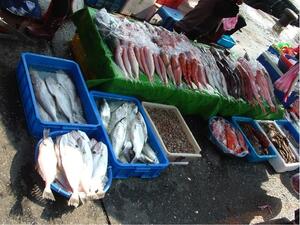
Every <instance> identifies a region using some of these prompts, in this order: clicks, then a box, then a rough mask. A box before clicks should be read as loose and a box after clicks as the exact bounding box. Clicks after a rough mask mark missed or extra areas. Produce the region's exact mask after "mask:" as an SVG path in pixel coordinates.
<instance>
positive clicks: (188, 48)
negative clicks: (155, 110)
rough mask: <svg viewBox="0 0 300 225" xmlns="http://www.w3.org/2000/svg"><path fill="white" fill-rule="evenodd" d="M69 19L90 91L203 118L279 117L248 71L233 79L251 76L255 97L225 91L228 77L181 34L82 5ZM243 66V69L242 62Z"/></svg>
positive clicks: (205, 52)
mask: <svg viewBox="0 0 300 225" xmlns="http://www.w3.org/2000/svg"><path fill="white" fill-rule="evenodd" d="M73 18H74V21H75V24H76V25H77V28H78V32H79V36H80V41H81V44H82V47H83V48H82V49H83V50H84V51H85V53H84V54H86V56H87V57H86V63H87V67H88V69H89V75H91V77H89V79H90V80H89V81H88V85H89V87H90V88H91V89H101V90H105V91H108V92H114V93H120V94H124V95H133V96H136V97H138V98H140V99H142V100H146V101H150V102H157V103H163V104H169V105H175V106H177V107H178V108H179V110H180V111H181V112H182V113H183V114H198V115H201V116H202V117H204V118H208V117H209V116H211V115H216V114H220V115H223V116H231V115H235V114H239V115H248V116H251V117H255V118H260V119H266V118H269V119H271V118H272V119H273V118H282V116H283V111H282V109H281V107H276V110H274V107H273V106H272V105H270V102H269V103H267V101H265V100H264V99H263V98H261V96H260V95H259V93H258V94H256V92H257V90H255V88H254V87H255V84H254V83H253V82H255V81H253V77H251V76H250V77H249V76H248V73H247V76H246V77H243V75H242V74H240V73H238V77H239V78H240V79H252V83H251V85H252V86H251V87H250V89H251V90H252V89H254V90H252V91H253V92H254V93H253V94H254V95H255V97H254V98H252V97H251V96H250V98H246V96H245V95H244V96H241V95H240V96H237V95H236V96H232V95H233V94H232V93H228V92H229V90H230V91H231V89H230V88H229V86H230V85H232V84H228V83H229V81H230V80H231V79H230V78H229V77H227V79H226V77H225V76H224V74H223V73H222V72H221V71H220V68H219V66H218V65H217V62H216V59H215V57H214V56H213V54H212V53H211V51H210V50H209V48H207V47H205V46H200V47H199V46H196V45H194V44H193V43H191V42H190V41H188V40H187V38H186V37H185V36H183V35H178V34H175V33H172V32H169V31H167V30H165V29H163V28H159V27H154V26H152V25H150V24H148V23H141V22H135V21H129V20H127V19H124V18H122V17H117V16H114V15H111V14H108V13H107V12H105V11H104V10H102V11H96V10H93V9H90V8H88V9H85V10H82V11H80V12H79V13H77V14H76V15H75V16H74V17H73ZM104 18H105V19H104ZM105 20H107V21H105ZM107 24H110V25H109V26H107ZM132 30H134V32H132ZM87 34H88V35H87ZM128 36H130V38H128ZM141 37H143V38H141ZM129 39H130V42H129V41H128V40H129ZM162 40H163V41H162ZM243 66H246V69H249V68H248V67H247V65H246V63H244V64H243V65H242V67H243ZM234 69H235V68H234V67H233V68H232V70H234ZM155 71H156V72H155ZM255 73H256V71H255ZM231 74H232V73H230V75H231ZM226 75H227V74H226ZM234 76H236V75H234ZM263 77H265V75H263ZM240 79H239V80H240ZM236 82H238V81H236ZM245 83H246V84H248V83H247V82H245ZM252 91H251V92H252ZM270 96H272V95H270ZM235 97H237V98H235ZM253 100H254V101H253ZM268 100H270V99H268ZM262 102H263V103H262ZM253 103H254V104H253ZM272 104H275V103H274V102H273V103H272Z"/></svg>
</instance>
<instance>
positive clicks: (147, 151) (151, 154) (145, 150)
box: [142, 143, 159, 164]
mask: <svg viewBox="0 0 300 225" xmlns="http://www.w3.org/2000/svg"><path fill="white" fill-rule="evenodd" d="M142 153H143V154H144V155H145V156H147V160H148V161H149V162H150V163H154V164H157V163H159V160H158V158H157V156H156V154H155V152H154V150H153V149H152V148H151V147H150V145H149V144H148V143H146V144H145V145H144V148H143V150H142Z"/></svg>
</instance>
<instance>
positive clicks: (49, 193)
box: [42, 185, 55, 201]
mask: <svg viewBox="0 0 300 225" xmlns="http://www.w3.org/2000/svg"><path fill="white" fill-rule="evenodd" d="M42 197H43V199H48V200H51V201H55V198H54V195H53V193H52V191H51V188H50V185H46V187H45V189H44V191H43V195H42Z"/></svg>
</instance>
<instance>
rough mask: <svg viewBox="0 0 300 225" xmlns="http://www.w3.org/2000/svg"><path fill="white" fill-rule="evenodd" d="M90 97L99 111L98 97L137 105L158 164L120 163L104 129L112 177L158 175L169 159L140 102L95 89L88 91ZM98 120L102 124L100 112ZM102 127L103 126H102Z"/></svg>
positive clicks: (95, 108)
mask: <svg viewBox="0 0 300 225" xmlns="http://www.w3.org/2000/svg"><path fill="white" fill-rule="evenodd" d="M90 96H91V99H92V101H93V107H94V110H95V111H97V112H99V110H98V108H97V105H96V101H97V100H98V99H103V98H104V99H106V100H118V101H127V102H133V103H135V104H136V105H137V106H138V109H139V112H140V113H141V114H142V116H143V117H144V120H145V122H146V125H147V131H148V140H149V144H150V145H151V147H152V148H153V150H154V151H155V153H156V155H157V157H158V160H159V164H138V163H135V164H129V163H121V162H120V161H119V160H118V159H117V158H116V156H115V153H114V150H113V147H112V144H111V142H110V138H109V137H108V133H107V132H106V130H105V129H104V128H103V130H104V134H105V136H106V138H107V139H108V140H109V141H108V146H109V148H108V149H109V159H110V164H111V166H112V172H113V177H114V178H128V177H141V178H155V177H157V176H159V175H160V173H161V172H162V171H163V170H164V169H166V168H167V167H168V165H169V160H168V158H167V156H166V155H165V152H164V150H163V148H162V146H161V144H160V142H159V140H158V138H157V137H156V135H155V133H154V132H153V128H152V126H151V124H150V121H149V119H148V117H147V115H146V113H145V111H144V109H143V107H142V105H141V103H140V102H139V101H138V100H137V99H136V98H133V97H127V96H121V95H115V94H110V93H104V92H97V91H92V92H91V93H90ZM97 117H98V120H99V122H100V123H101V125H102V120H101V117H100V114H99V113H98V114H97ZM102 127H103V126H102Z"/></svg>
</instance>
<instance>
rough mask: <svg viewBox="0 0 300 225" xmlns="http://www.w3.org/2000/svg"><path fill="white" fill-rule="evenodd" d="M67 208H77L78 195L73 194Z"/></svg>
mask: <svg viewBox="0 0 300 225" xmlns="http://www.w3.org/2000/svg"><path fill="white" fill-rule="evenodd" d="M68 205H69V206H74V207H78V206H79V194H78V193H75V192H73V194H72V195H71V197H70V199H69V202H68Z"/></svg>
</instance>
